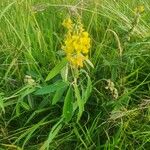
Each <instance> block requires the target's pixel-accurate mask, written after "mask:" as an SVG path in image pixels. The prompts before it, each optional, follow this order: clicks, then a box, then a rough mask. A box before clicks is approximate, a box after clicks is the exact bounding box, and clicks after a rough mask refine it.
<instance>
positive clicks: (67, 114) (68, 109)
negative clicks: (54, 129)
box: [63, 86, 73, 122]
mask: <svg viewBox="0 0 150 150" xmlns="http://www.w3.org/2000/svg"><path fill="white" fill-rule="evenodd" d="M72 115H73V91H72V88H71V86H70V87H69V89H68V91H67V94H66V97H65V101H64V106H63V117H64V118H65V121H66V122H69V121H70V120H71V118H72Z"/></svg>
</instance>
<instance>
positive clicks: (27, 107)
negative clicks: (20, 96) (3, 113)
mask: <svg viewBox="0 0 150 150" xmlns="http://www.w3.org/2000/svg"><path fill="white" fill-rule="evenodd" d="M21 106H22V107H23V108H24V109H26V110H28V111H29V110H30V106H29V105H28V104H27V103H25V102H24V101H22V102H21Z"/></svg>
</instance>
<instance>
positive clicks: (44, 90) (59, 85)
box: [34, 81, 67, 95]
mask: <svg viewBox="0 0 150 150" xmlns="http://www.w3.org/2000/svg"><path fill="white" fill-rule="evenodd" d="M66 86H67V83H66V82H63V81H57V82H55V83H54V84H51V85H47V86H44V87H42V88H40V89H38V90H37V91H36V92H35V93H34V94H35V95H44V94H49V93H52V92H55V91H57V90H58V89H62V88H65V87H66Z"/></svg>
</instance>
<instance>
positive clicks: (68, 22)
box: [62, 18, 73, 29]
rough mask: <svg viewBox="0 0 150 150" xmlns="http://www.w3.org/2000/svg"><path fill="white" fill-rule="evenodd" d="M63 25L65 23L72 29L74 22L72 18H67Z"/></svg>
mask: <svg viewBox="0 0 150 150" xmlns="http://www.w3.org/2000/svg"><path fill="white" fill-rule="evenodd" d="M62 25H63V26H64V27H66V28H67V29H71V28H72V25H73V23H72V20H71V19H70V18H67V19H65V20H64V21H63V23H62Z"/></svg>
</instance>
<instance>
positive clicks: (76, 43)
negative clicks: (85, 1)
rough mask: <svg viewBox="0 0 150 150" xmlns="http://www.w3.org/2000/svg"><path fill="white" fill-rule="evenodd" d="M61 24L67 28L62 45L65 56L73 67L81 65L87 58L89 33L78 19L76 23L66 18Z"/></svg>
mask: <svg viewBox="0 0 150 150" xmlns="http://www.w3.org/2000/svg"><path fill="white" fill-rule="evenodd" d="M63 25H64V27H66V28H67V29H68V32H67V34H66V36H65V40H64V45H63V46H62V47H63V50H64V51H65V53H66V58H67V59H68V61H69V62H70V65H71V66H72V67H73V68H79V67H83V62H84V61H85V60H86V59H87V57H88V52H89V48H90V46H91V44H90V42H91V40H90V37H89V34H88V32H86V31H85V30H84V28H83V25H82V23H81V20H80V19H78V21H77V23H76V24H75V23H73V22H72V20H71V19H66V20H64V22H63Z"/></svg>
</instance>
